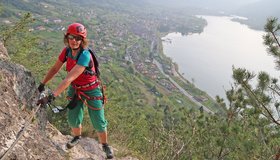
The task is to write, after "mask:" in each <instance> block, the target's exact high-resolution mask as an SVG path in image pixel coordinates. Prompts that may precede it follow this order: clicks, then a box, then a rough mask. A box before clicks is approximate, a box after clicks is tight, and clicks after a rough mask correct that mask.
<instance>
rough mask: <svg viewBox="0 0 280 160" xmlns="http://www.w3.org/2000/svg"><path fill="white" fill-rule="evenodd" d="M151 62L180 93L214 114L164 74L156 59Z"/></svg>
mask: <svg viewBox="0 0 280 160" xmlns="http://www.w3.org/2000/svg"><path fill="white" fill-rule="evenodd" d="M153 63H154V64H155V65H156V66H157V67H158V69H159V70H160V72H161V73H162V74H163V75H164V76H165V77H167V78H168V79H169V80H170V81H171V82H172V83H173V84H174V85H175V86H176V87H177V88H178V89H179V91H180V92H181V93H183V94H184V95H185V96H187V97H188V98H189V99H190V100H191V101H193V102H194V103H195V104H196V105H198V106H202V107H203V110H204V111H206V112H208V113H212V114H214V112H213V111H211V110H210V109H209V108H208V107H206V106H204V105H203V104H202V103H200V102H199V101H197V100H196V99H194V98H193V96H192V95H191V94H189V93H188V92H187V91H186V90H185V89H184V88H182V87H181V86H180V85H179V84H178V83H177V82H175V81H174V80H173V79H172V78H171V77H170V76H169V75H167V74H165V73H164V71H163V68H162V65H161V64H160V63H159V62H158V61H157V60H155V59H154V60H153Z"/></svg>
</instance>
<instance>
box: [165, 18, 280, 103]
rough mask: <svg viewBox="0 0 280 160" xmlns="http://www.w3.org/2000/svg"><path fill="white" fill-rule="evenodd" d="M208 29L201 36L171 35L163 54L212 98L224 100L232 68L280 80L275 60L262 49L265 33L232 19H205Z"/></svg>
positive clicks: (264, 48)
mask: <svg viewBox="0 0 280 160" xmlns="http://www.w3.org/2000/svg"><path fill="white" fill-rule="evenodd" d="M202 17H203V18H205V19H206V20H207V23H208V25H207V26H206V27H205V28H204V31H203V32H202V33H201V34H191V35H187V36H182V35H181V34H180V33H170V34H168V35H167V36H166V37H163V39H170V40H171V43H170V42H167V41H165V42H163V51H164V53H165V54H166V55H167V56H168V57H171V58H172V59H173V61H174V62H176V63H177V64H178V65H179V72H180V73H182V74H183V75H184V77H185V78H186V79H188V80H189V81H192V80H194V83H195V85H196V86H197V87H198V88H200V89H201V90H204V91H206V92H207V93H208V94H209V95H211V96H212V97H214V96H216V95H220V96H222V97H225V91H224V90H228V89H229V88H230V85H231V84H232V82H233V80H232V78H231V77H232V66H233V65H234V66H235V67H236V68H237V67H242V68H246V69H249V70H251V71H254V72H255V73H258V72H259V71H266V72H268V73H269V74H270V75H273V76H275V77H277V78H278V77H279V75H280V74H279V71H276V70H275V64H274V62H273V57H272V56H270V55H268V53H267V52H266V47H265V46H264V45H263V38H262V36H263V35H264V34H265V32H262V31H256V30H252V29H250V28H248V26H246V25H243V24H240V23H238V22H233V21H231V17H216V16H202Z"/></svg>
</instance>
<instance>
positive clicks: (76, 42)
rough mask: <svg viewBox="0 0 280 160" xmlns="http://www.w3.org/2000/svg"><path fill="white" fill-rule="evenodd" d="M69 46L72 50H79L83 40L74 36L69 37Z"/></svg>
mask: <svg viewBox="0 0 280 160" xmlns="http://www.w3.org/2000/svg"><path fill="white" fill-rule="evenodd" d="M67 39H68V44H69V47H70V48H71V49H78V48H79V47H80V45H81V43H82V40H83V38H82V37H81V36H76V35H73V34H69V35H67Z"/></svg>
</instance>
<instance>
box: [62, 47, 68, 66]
mask: <svg viewBox="0 0 280 160" xmlns="http://www.w3.org/2000/svg"><path fill="white" fill-rule="evenodd" d="M69 53H70V48H69V47H66V53H65V57H64V61H63V63H64V62H66V61H67V57H68V54H69Z"/></svg>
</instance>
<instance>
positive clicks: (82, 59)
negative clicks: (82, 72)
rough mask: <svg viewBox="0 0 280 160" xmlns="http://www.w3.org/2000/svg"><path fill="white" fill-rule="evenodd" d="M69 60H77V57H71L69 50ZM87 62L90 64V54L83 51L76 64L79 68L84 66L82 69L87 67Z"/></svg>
mask: <svg viewBox="0 0 280 160" xmlns="http://www.w3.org/2000/svg"><path fill="white" fill-rule="evenodd" d="M70 52H71V53H70V58H72V59H74V60H76V59H77V56H78V54H77V55H76V56H73V55H72V51H71V50H70ZM89 62H90V53H89V51H88V50H83V52H82V53H81V55H80V57H79V59H78V61H77V64H78V65H80V66H84V67H88V66H89Z"/></svg>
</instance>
